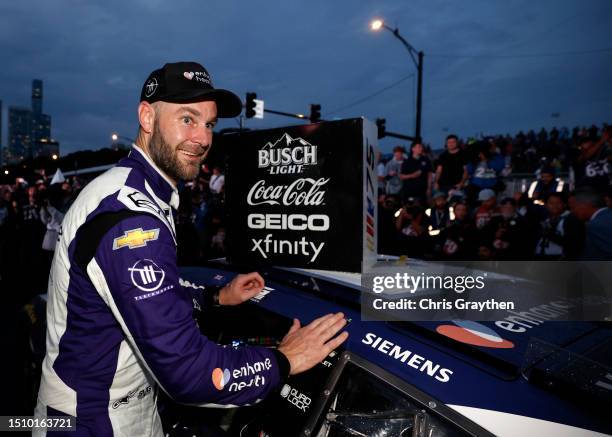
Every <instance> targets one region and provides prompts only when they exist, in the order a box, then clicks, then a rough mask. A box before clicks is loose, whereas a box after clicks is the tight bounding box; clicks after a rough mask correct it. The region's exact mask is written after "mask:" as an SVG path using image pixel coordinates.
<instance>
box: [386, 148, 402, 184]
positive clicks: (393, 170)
mask: <svg viewBox="0 0 612 437" xmlns="http://www.w3.org/2000/svg"><path fill="white" fill-rule="evenodd" d="M404 152H405V150H404V148H403V147H402V146H395V147H394V148H393V158H392V159H390V160H389V162H387V164H386V165H385V179H386V180H387V188H386V193H387V194H389V195H392V196H399V195H400V194H401V191H402V180H401V179H400V173H401V171H402V164H403V163H404Z"/></svg>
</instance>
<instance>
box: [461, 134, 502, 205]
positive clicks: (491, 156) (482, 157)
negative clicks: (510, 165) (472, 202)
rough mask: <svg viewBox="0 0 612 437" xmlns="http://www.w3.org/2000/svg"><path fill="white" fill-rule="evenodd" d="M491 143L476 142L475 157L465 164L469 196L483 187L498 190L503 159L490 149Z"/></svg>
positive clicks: (473, 195) (474, 194)
mask: <svg viewBox="0 0 612 437" xmlns="http://www.w3.org/2000/svg"><path fill="white" fill-rule="evenodd" d="M492 147H494V145H491V144H489V143H486V142H481V143H478V144H477V145H476V146H475V153H476V157H475V158H474V160H472V161H471V162H470V163H468V165H467V172H468V175H469V178H470V179H469V180H470V187H469V190H468V191H469V194H468V197H469V198H474V197H475V196H476V193H479V192H480V191H481V190H483V189H485V188H490V189H492V190H495V191H500V184H499V177H498V176H499V174H500V173H501V172H502V171H503V169H504V167H505V162H504V159H503V158H502V157H501V156H500V155H499V154H498V153H496V152H494V151H492V150H491V149H492Z"/></svg>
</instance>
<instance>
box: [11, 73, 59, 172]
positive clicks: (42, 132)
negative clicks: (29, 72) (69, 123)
mask: <svg viewBox="0 0 612 437" xmlns="http://www.w3.org/2000/svg"><path fill="white" fill-rule="evenodd" d="M1 109H2V107H1V105H0V111H1ZM7 113H8V117H7V118H8V123H7V127H8V129H7V131H8V133H7V140H6V144H5V145H4V146H3V147H2V149H1V150H0V155H1V157H2V159H1V162H2V164H3V165H5V164H14V163H17V162H19V161H22V160H23V159H29V158H36V157H39V156H49V157H50V156H52V155H56V154H58V153H59V143H58V142H57V141H55V140H53V139H52V137H51V116H50V115H48V114H45V113H44V112H43V81H42V80H40V79H33V80H32V94H31V101H30V107H26V106H22V105H14V104H13V105H9V106H8V108H7ZM0 127H1V124H0ZM0 133H1V129H0Z"/></svg>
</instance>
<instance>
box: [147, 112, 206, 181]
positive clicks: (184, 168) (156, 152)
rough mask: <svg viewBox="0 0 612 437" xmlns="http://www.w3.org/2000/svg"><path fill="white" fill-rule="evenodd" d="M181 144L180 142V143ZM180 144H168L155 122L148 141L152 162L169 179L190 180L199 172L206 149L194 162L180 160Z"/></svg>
mask: <svg viewBox="0 0 612 437" xmlns="http://www.w3.org/2000/svg"><path fill="white" fill-rule="evenodd" d="M181 144H182V143H181ZM181 144H178V145H177V146H176V147H173V146H172V145H170V144H168V143H167V142H166V140H165V138H164V136H163V135H162V133H161V131H160V130H159V124H158V123H157V122H155V125H154V126H153V134H152V135H151V141H150V142H149V153H150V154H151V159H152V160H153V162H154V163H155V164H156V165H157V166H158V167H159V168H160V169H161V170H162V171H163V172H164V173H166V174H167V175H168V176H169V177H170V178H171V179H173V180H175V181H178V180H179V179H182V180H184V181H190V180H193V179H195V178H196V177H197V176H198V174H199V173H200V165H201V164H202V162H203V161H204V159H205V158H206V155H207V154H208V149H206V150H205V151H204V154H203V155H202V158H201V159H200V160H199V161H196V162H187V163H185V162H181V160H180V159H179V149H180V146H181Z"/></svg>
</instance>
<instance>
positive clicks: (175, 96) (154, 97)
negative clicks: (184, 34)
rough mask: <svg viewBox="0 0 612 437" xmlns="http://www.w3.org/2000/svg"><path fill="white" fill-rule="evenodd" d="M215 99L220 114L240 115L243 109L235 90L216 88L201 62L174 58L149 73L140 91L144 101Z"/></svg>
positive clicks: (192, 101) (191, 101)
mask: <svg viewBox="0 0 612 437" xmlns="http://www.w3.org/2000/svg"><path fill="white" fill-rule="evenodd" d="M206 100H212V101H214V102H216V103H217V116H218V117H219V118H231V117H236V116H238V115H239V114H240V113H241V112H242V101H241V100H240V98H239V97H238V96H237V95H236V94H234V93H232V92H231V91H228V90H224V89H219V88H214V87H213V84H212V79H211V78H210V74H208V71H206V68H204V67H203V66H201V65H200V64H198V63H197V62H174V63H168V64H166V65H164V66H163V67H162V68H159V69H157V70H155V71H153V72H152V73H151V74H149V77H148V78H147V80H146V81H145V83H144V85H143V86H142V91H141V92H140V101H141V102H143V101H144V102H149V103H153V102H158V101H162V102H170V103H194V102H202V101H206Z"/></svg>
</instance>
